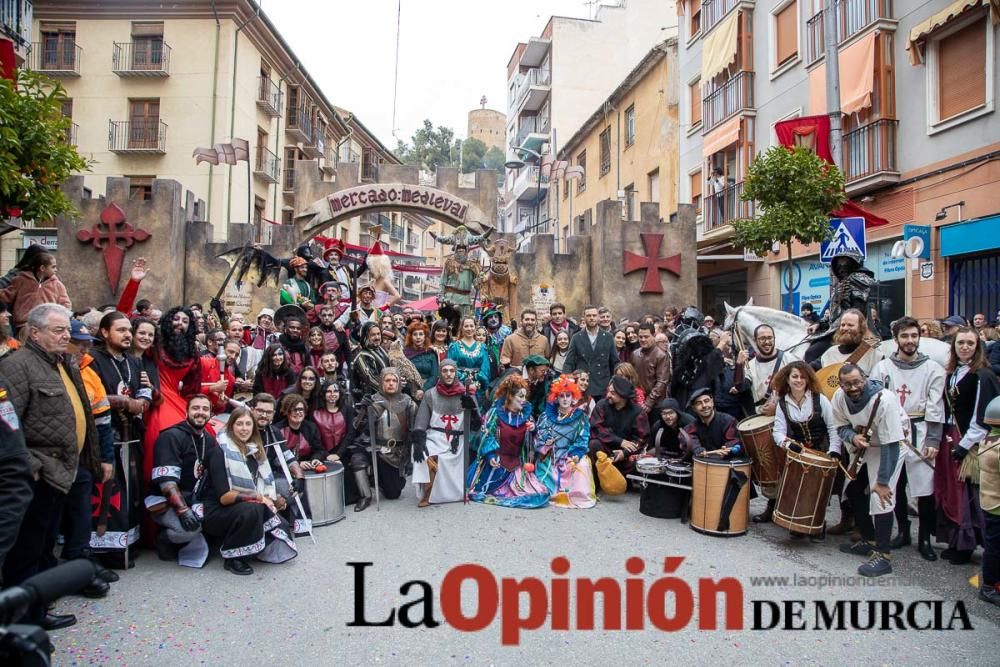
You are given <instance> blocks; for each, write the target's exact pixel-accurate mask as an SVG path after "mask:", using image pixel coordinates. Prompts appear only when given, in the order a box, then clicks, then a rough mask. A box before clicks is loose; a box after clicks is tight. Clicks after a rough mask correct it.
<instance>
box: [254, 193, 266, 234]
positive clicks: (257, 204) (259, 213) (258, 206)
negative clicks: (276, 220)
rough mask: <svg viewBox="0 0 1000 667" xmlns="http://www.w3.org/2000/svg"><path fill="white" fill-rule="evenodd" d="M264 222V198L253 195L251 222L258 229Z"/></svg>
mask: <svg viewBox="0 0 1000 667" xmlns="http://www.w3.org/2000/svg"><path fill="white" fill-rule="evenodd" d="M263 222H264V198H263V197H257V196H255V197H254V198H253V224H255V225H257V229H260V226H261V224H263Z"/></svg>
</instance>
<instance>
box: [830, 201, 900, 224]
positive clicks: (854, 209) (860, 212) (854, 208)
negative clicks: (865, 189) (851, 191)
mask: <svg viewBox="0 0 1000 667" xmlns="http://www.w3.org/2000/svg"><path fill="white" fill-rule="evenodd" d="M830 217H832V218H864V219H865V227H881V226H882V225H888V224H889V221H888V220H886V219H885V218H880V217H878V216H877V215H875V214H874V213H870V212H869V211H866V210H865V209H863V208H861V207H860V206H858V205H857V204H855V203H854V202H852V201H851V200H847V201H846V202H844V205H843V206H841V207H840V210H839V211H834V212H833V213H831V214H830Z"/></svg>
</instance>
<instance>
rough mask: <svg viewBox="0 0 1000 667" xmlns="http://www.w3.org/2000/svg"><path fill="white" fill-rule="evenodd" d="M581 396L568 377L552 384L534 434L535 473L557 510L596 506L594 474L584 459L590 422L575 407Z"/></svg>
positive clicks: (586, 457) (582, 412)
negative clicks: (536, 456)
mask: <svg viewBox="0 0 1000 667" xmlns="http://www.w3.org/2000/svg"><path fill="white" fill-rule="evenodd" d="M582 395H583V392H581V391H580V389H579V387H577V385H576V382H574V381H573V379H572V378H570V377H569V376H565V375H564V376H562V377H560V378H559V379H557V380H556V381H555V382H553V383H552V388H551V389H550V391H549V402H548V404H547V405H546V406H545V413H544V414H543V415H542V418H541V420H540V421H539V422H538V430H537V433H536V434H535V452H536V453H537V455H538V457H539V460H538V464H537V467H536V469H535V474H536V475H537V476H538V478H539V479H540V480H542V482H543V483H544V484H545V486H546V488H548V490H549V494H550V495H551V497H552V504H553V505H555V506H557V507H572V508H577V509H588V508H591V507H593V506H594V505H596V504H597V494H596V492H595V491H594V472H593V469H592V468H591V466H590V458H589V457H588V456H587V449H588V446H589V443H590V419H589V418H588V417H587V413H586V411H584V410H583V409H582V408H580V407H578V406H577V405H576V403H577V401H578V400H579V398H580V396H582ZM564 403H565V405H564Z"/></svg>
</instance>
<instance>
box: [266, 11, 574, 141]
mask: <svg viewBox="0 0 1000 667" xmlns="http://www.w3.org/2000/svg"><path fill="white" fill-rule="evenodd" d="M401 2H402V11H401V12H400V16H401V19H400V25H401V30H400V38H399V90H398V98H397V99H398V101H397V105H396V123H395V125H396V127H395V134H396V136H398V137H399V138H401V139H403V140H406V141H409V139H410V136H411V135H412V134H413V131H414V130H415V129H416V128H417V127H419V126H420V125H421V123H423V119H424V118H430V119H431V121H433V122H434V124H435V125H446V126H449V127H451V128H453V129H454V130H455V133H456V135H457V136H460V137H464V136H465V135H466V123H467V118H468V117H467V114H468V112H469V111H470V110H472V109H476V108H478V107H479V98H480V97H482V96H483V95H485V96H486V98H487V100H488V102H487V105H486V106H487V107H488V108H492V109H496V110H498V111H503V112H506V108H505V107H506V105H507V97H506V88H507V60H508V59H509V58H510V55H511V53H513V51H514V46H515V45H516V44H517V43H518V42H519V41H524V40H526V39H527V38H528V37H531V36H537V35H538V34H539V33H541V31H542V28H544V27H545V23H546V21H548V19H549V16H551V15H557V16H577V17H583V18H586V17H587V16H588V12H589V11H590V6H591V5H590V4H588V3H586V2H583V1H582V0H491V1H487V0H401ZM261 4H262V7H263V10H264V12H265V13H266V14H267V15H268V16H269V17H270V18H271V20H272V21H273V22H274V24H275V25H276V26H277V28H278V30H279V31H280V32H281V34H282V35H283V36H284V38H285V40H286V41H287V42H288V43H289V44H290V45H291V47H292V49H293V50H294V51H295V54H296V55H297V56H298V57H299V59H300V60H301V61H302V63H303V64H304V65H305V67H306V69H307V70H308V71H309V73H310V74H311V75H312V77H313V79H314V80H315V81H316V82H317V83H318V84H319V86H320V87H321V88H322V89H323V92H324V94H325V95H326V96H327V99H329V100H330V101H331V102H333V103H334V104H336V105H337V106H340V107H343V108H345V109H349V110H351V111H353V112H354V113H356V114H357V115H358V117H359V118H360V119H361V122H362V123H364V124H365V126H366V127H368V128H369V129H370V130H371V131H372V132H374V133H375V134H376V135H377V136H378V138H379V140H381V141H382V142H383V143H384V144H385V145H386V146H387V147H389V148H390V149H394V148H395V147H396V140H395V138H393V129H394V128H393V122H392V99H393V78H394V76H393V70H394V67H395V48H396V16H397V6H398V4H397V0H280V1H278V0H262V3H261Z"/></svg>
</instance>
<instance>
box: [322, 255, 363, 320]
mask: <svg viewBox="0 0 1000 667" xmlns="http://www.w3.org/2000/svg"><path fill="white" fill-rule="evenodd" d="M343 259H344V242H343V241H340V240H334V241H332V242H330V244H329V245H328V247H327V249H326V250H324V251H323V260H324V261H326V263H327V264H326V273H327V276H329V280H330V281H331V282H333V283H335V284H337V286H338V288H339V289H338V290H337V291H338V300H339V301H340V302H341V303H343V304H344V305H345V306H348V308H349V307H350V304H351V285H353V284H355V282H356V281H357V279H358V278H359V277H360V276H361V274H362V273H364V272H365V270H366V269H367V268H368V267H367V265H366V264H365V263H364V262H359V263H358V266H357V269H351V268H350V267H348V266H345V265H344V263H343ZM327 284H329V283H327Z"/></svg>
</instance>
